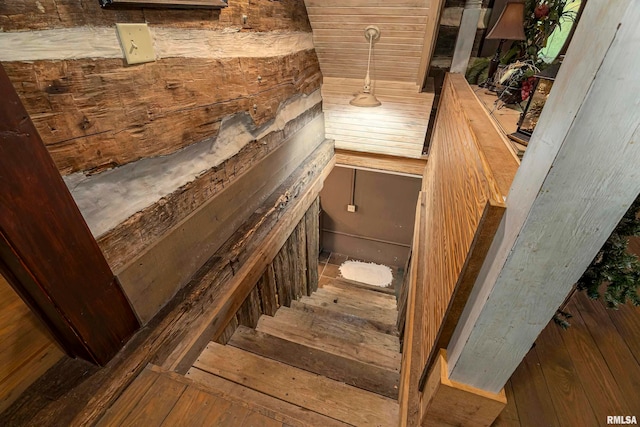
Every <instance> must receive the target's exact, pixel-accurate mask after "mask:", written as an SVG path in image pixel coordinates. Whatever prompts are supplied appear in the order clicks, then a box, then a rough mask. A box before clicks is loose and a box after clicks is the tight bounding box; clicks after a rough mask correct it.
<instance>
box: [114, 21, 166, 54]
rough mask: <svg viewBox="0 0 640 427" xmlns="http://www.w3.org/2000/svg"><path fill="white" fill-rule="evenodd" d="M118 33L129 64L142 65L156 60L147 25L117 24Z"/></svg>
mask: <svg viewBox="0 0 640 427" xmlns="http://www.w3.org/2000/svg"><path fill="white" fill-rule="evenodd" d="M116 31H117V32H118V38H119V39H120V46H121V47H122V51H123V52H124V57H125V59H126V60H127V64H141V63H143V62H152V61H155V60H156V54H155V52H154V51H153V40H151V33H150V32H149V27H148V26H147V24H116Z"/></svg>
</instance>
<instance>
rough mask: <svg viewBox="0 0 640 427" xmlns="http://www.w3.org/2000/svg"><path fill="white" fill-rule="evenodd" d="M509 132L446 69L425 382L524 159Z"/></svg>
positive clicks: (436, 161)
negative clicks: (518, 156) (504, 132)
mask: <svg viewBox="0 0 640 427" xmlns="http://www.w3.org/2000/svg"><path fill="white" fill-rule="evenodd" d="M503 138H504V136H503V135H501V134H500V133H499V132H498V130H497V129H496V127H495V126H494V124H493V122H492V121H491V119H490V118H489V117H488V115H487V113H486V110H485V109H484V107H483V106H482V104H480V102H479V101H478V100H477V98H476V97H475V96H474V94H473V91H472V90H471V88H470V87H469V85H468V84H467V83H466V81H465V80H464V77H463V76H461V75H456V74H448V75H447V77H446V79H445V83H444V87H443V90H442V100H441V102H440V107H439V111H438V117H437V121H436V125H435V128H434V137H433V142H432V147H431V152H430V155H429V162H428V163H427V168H426V170H425V174H424V177H423V185H424V190H425V192H426V195H425V197H426V206H425V210H426V211H427V212H428V216H427V218H428V219H427V221H428V222H427V224H426V236H425V242H424V243H423V244H424V251H425V252H424V253H425V255H424V256H425V257H426V260H425V261H426V263H425V271H426V272H428V274H426V275H425V280H426V282H425V287H424V294H423V295H422V296H420V295H417V296H416V297H417V298H422V300H423V301H425V308H424V310H423V312H424V315H425V320H424V323H423V331H422V333H421V336H420V337H419V338H418V340H419V342H420V345H421V347H422V349H421V356H420V357H421V358H422V363H424V364H425V366H424V370H423V374H422V381H424V379H425V378H426V375H427V370H428V368H429V366H430V365H431V364H432V363H433V362H434V360H435V357H436V355H437V352H438V349H440V348H446V347H447V345H448V343H449V340H450V339H451V336H452V334H453V331H454V329H455V327H456V325H457V323H458V319H459V318H460V316H461V314H462V310H463V309H464V306H465V304H466V301H467V299H468V297H469V294H470V292H471V289H472V287H473V284H474V282H475V279H476V277H477V275H478V272H479V270H480V267H481V266H482V263H483V261H484V259H485V256H486V254H487V251H488V250H489V246H490V245H491V243H492V241H493V237H494V235H495V233H496V230H497V228H498V225H499V223H500V220H501V219H502V216H503V214H504V210H505V204H504V196H505V195H506V194H507V192H508V191H509V187H510V185H511V180H513V177H514V176H515V172H516V170H517V167H518V163H517V161H516V159H515V158H514V157H513V155H512V154H511V152H510V151H509V149H508V147H507V145H506V144H505V142H504V139H503Z"/></svg>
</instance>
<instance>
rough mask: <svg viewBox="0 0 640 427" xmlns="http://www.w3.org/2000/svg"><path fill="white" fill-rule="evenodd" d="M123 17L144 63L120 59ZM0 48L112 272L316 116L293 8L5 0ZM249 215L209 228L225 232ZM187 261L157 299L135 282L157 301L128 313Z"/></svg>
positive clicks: (315, 93)
mask: <svg viewBox="0 0 640 427" xmlns="http://www.w3.org/2000/svg"><path fill="white" fill-rule="evenodd" d="M131 22H135V23H144V22H146V23H147V24H148V26H149V28H150V32H151V35H152V38H153V42H154V50H155V54H156V61H155V62H150V63H146V64H139V65H132V66H128V65H126V64H125V63H124V61H123V56H124V55H123V53H122V52H121V50H120V46H119V41H118V38H117V35H116V31H115V24H116V23H131ZM0 45H1V46H2V49H0V62H1V63H2V65H3V66H4V68H5V69H6V71H7V74H8V75H9V77H10V79H11V81H12V83H13V85H14V87H15V88H16V91H17V92H18V94H19V96H20V98H21V100H22V102H23V104H24V105H25V108H26V109H27V111H28V113H29V115H30V116H31V119H32V121H33V122H34V124H35V126H36V128H37V129H38V132H39V133H40V135H41V137H42V139H43V142H44V143H45V145H46V147H47V148H48V150H49V152H50V154H51V156H52V158H53V160H54V162H55V163H56V165H57V167H58V169H59V171H60V173H61V174H62V175H63V177H64V179H65V182H66V183H67V186H68V187H69V189H70V191H71V193H72V195H73V197H74V199H75V201H76V203H77V204H78V206H79V207H80V210H81V212H82V214H83V216H84V218H85V220H86V222H87V224H88V226H89V228H90V229H91V231H92V233H93V235H94V237H96V239H97V240H98V244H99V245H100V247H101V249H102V251H103V253H104V255H105V257H106V258H107V261H108V263H109V265H110V266H111V268H112V269H113V271H114V272H115V273H116V274H117V275H118V276H119V277H120V278H122V274H123V273H124V272H126V270H127V267H128V266H129V265H131V264H132V263H135V262H136V260H137V258H138V257H139V256H141V255H142V254H144V253H146V252H148V251H150V250H151V249H152V248H153V247H155V246H157V245H158V244H159V242H161V241H162V240H163V239H164V238H165V236H167V235H168V234H170V233H171V231H172V230H173V229H175V228H176V227H179V226H180V225H181V224H183V223H184V221H189V218H191V217H192V216H193V214H194V212H196V211H197V210H198V209H199V208H200V207H202V206H204V205H205V204H206V203H207V202H208V201H210V200H211V199H213V198H215V197H216V196H218V195H220V194H221V193H222V192H223V190H224V189H226V188H229V187H230V186H232V185H233V184H234V183H236V182H240V184H239V185H245V184H242V182H245V183H246V182H251V181H252V180H251V179H244V181H241V178H242V177H243V176H244V175H247V174H250V173H251V171H252V170H253V169H254V166H256V165H258V164H260V163H261V162H262V161H263V160H264V159H266V158H267V157H268V156H269V155H270V154H273V153H274V152H276V151H278V149H279V148H280V147H282V146H283V144H284V142H285V141H286V140H291V139H292V138H293V135H294V134H296V132H298V131H300V130H301V129H302V128H304V127H305V126H306V125H307V124H310V123H312V122H314V120H315V119H318V118H319V117H320V116H321V115H322V112H321V109H320V105H321V96H320V90H319V89H320V83H321V80H322V75H321V73H320V68H319V65H318V60H317V56H316V53H315V50H314V48H313V40H312V35H311V27H310V25H309V21H308V17H307V13H306V9H305V7H304V4H303V2H299V1H296V0H283V1H278V2H271V1H259V2H255V1H251V0H234V1H232V2H229V7H227V8H224V9H222V10H214V11H211V10H171V9H145V8H130V9H123V10H118V9H110V10H109V9H102V8H100V6H99V3H98V1H97V0H79V1H76V2H60V1H55V0H41V1H38V2H35V3H29V4H25V3H24V2H22V1H19V0H8V1H5V2H3V3H2V5H0ZM319 120H320V121H321V122H322V119H319ZM314 123H316V124H314V129H315V128H317V127H318V126H317V123H318V122H317V120H316V121H315V122H314ZM321 127H322V128H323V127H324V125H323V123H322V126H321ZM323 138H324V134H323V133H322V135H320V133H317V132H316V133H314V135H313V138H312V140H311V139H310V141H311V142H312V143H313V144H317V143H318V141H321V140H322V139H323ZM311 142H310V143H309V147H311ZM311 148H312V147H311ZM306 149H307V148H305V150H306ZM287 150H288V148H287ZM298 151H300V150H298ZM287 167H289V168H295V165H293V164H291V165H288V166H287ZM283 173H284V172H283ZM243 188H244V187H243ZM260 188H261V187H260ZM261 191H262V193H267V192H268V191H267V189H266V187H265V189H263V190H261ZM230 193H233V191H232V192H230V191H227V193H225V194H226V196H225V197H227V196H228V195H229V194H230ZM245 193H246V191H244V193H243V194H245ZM262 193H260V192H258V193H257V194H255V197H253V199H255V200H259V199H260V198H264V197H265V194H262ZM236 202H238V205H240V206H243V205H244V203H243V202H239V201H234V200H230V203H231V204H232V205H233V204H234V203H236ZM245 211H246V212H245ZM248 211H249V209H244V210H241V212H235V213H234V214H233V216H234V218H233V221H231V220H229V221H230V222H225V221H226V219H227V218H224V219H219V218H217V217H216V218H215V221H217V222H222V224H221V225H220V226H221V227H223V228H227V229H229V230H231V231H232V230H234V229H236V228H237V227H239V226H240V225H241V224H242V222H243V221H244V220H245V219H246V217H247V216H248V215H249V214H250V212H248ZM211 218H212V219H213V217H211ZM204 244H206V242H205V243H204ZM208 249H210V250H213V249H215V248H208ZM192 264H193V265H192ZM196 264H197V263H191V264H189V265H188V266H185V267H184V268H185V269H188V270H189V271H183V272H180V274H179V275H178V276H179V277H181V279H180V283H173V284H171V286H170V287H169V289H168V290H167V289H165V290H163V291H162V292H164V293H165V294H166V295H165V294H163V296H162V297H161V298H157V295H155V294H156V293H157V292H159V291H160V289H159V288H158V287H155V285H150V286H147V285H149V284H147V283H142V284H136V286H140V287H143V288H144V289H145V292H151V294H152V295H151V296H149V295H130V294H129V293H128V294H127V296H128V297H129V299H130V300H134V299H146V300H151V299H153V300H156V302H157V303H158V304H159V306H156V305H154V307H153V308H152V309H150V311H149V312H146V313H144V315H141V313H139V312H138V313H137V314H138V316H139V317H141V318H143V321H146V320H148V319H149V318H150V316H152V315H153V314H154V313H155V312H157V310H158V309H159V307H160V306H161V305H162V304H164V303H165V302H166V301H167V300H168V299H169V298H170V297H171V296H172V295H173V294H174V293H175V292H176V291H177V289H179V287H180V286H182V285H184V283H185V280H186V279H185V277H186V278H188V277H189V276H190V275H191V274H193V273H194V272H195V270H197V268H199V267H200V265H196ZM147 268H149V269H150V270H151V269H152V267H151V266H148V267H147ZM125 291H127V290H126V289H125ZM150 297H151V298H150ZM154 297H156V298H154Z"/></svg>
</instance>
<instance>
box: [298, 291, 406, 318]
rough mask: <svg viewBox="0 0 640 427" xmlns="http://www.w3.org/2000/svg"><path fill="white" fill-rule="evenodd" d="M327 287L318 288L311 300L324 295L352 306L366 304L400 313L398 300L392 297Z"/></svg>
mask: <svg viewBox="0 0 640 427" xmlns="http://www.w3.org/2000/svg"><path fill="white" fill-rule="evenodd" d="M325 286H326V287H323V288H318V290H317V291H316V292H314V293H313V294H312V295H311V296H310V298H313V296H315V295H322V296H326V297H329V298H333V299H336V298H337V299H338V300H344V301H345V302H347V303H348V304H351V305H356V306H360V305H361V304H365V305H366V306H367V307H371V308H377V309H380V310H389V311H390V312H392V313H394V312H396V311H398V308H397V305H396V299H395V298H394V297H392V296H391V295H386V294H381V293H378V292H373V291H365V290H359V289H353V290H349V289H341V288H336V287H333V286H330V285H325Z"/></svg>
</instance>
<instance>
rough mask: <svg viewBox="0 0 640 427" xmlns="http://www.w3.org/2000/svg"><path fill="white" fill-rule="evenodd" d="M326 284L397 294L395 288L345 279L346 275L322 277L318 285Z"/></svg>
mask: <svg viewBox="0 0 640 427" xmlns="http://www.w3.org/2000/svg"><path fill="white" fill-rule="evenodd" d="M322 279H328V280H322ZM325 284H330V285H331V286H334V287H338V288H344V289H353V288H359V289H365V290H368V291H372V292H378V293H380V294H386V295H393V296H394V297H395V296H396V291H395V289H390V288H381V287H380V286H373V285H368V284H366V283H362V282H356V281H355V280H349V279H345V278H344V277H335V278H330V277H322V278H321V279H320V281H319V285H318V286H320V287H323V286H324V285H325Z"/></svg>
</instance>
